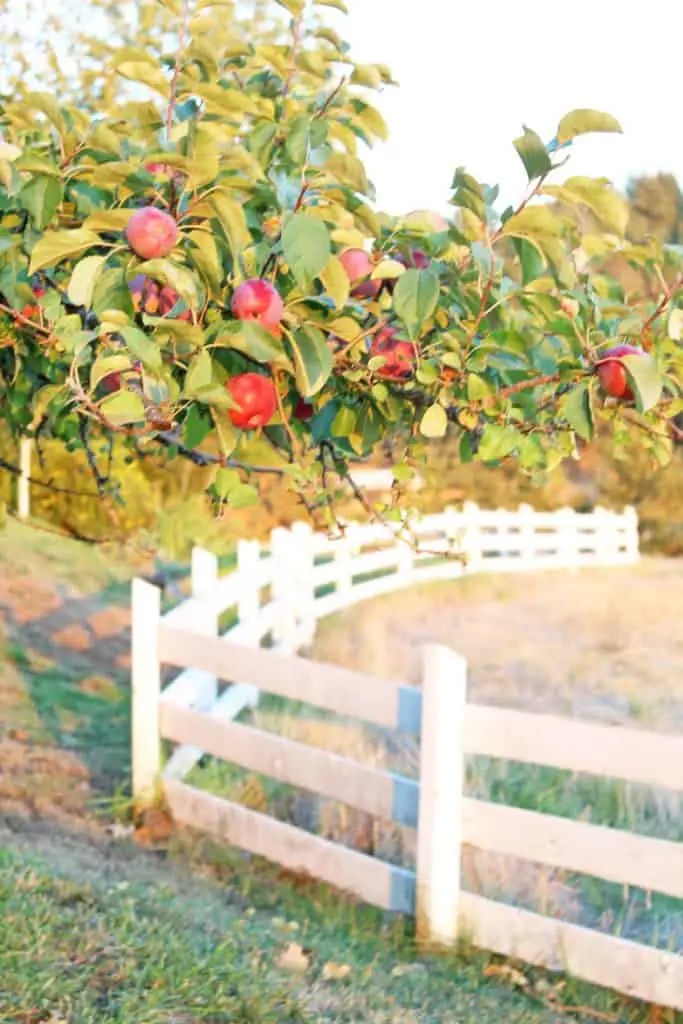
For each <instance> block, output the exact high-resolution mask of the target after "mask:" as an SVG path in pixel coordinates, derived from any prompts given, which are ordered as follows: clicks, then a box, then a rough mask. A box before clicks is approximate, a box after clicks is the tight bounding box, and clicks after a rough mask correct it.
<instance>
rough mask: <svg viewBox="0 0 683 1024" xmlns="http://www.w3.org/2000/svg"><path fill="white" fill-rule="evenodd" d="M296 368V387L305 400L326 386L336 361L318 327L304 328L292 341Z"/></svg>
mask: <svg viewBox="0 0 683 1024" xmlns="http://www.w3.org/2000/svg"><path fill="white" fill-rule="evenodd" d="M291 343H292V350H293V352H294V363H295V366H296V386H297V388H298V389H299V393H300V394H301V395H302V396H303V397H304V398H309V397H310V396H311V395H315V394H317V392H318V391H320V389H321V388H322V387H324V386H325V383H326V382H327V380H328V378H329V376H330V374H331V373H332V366H333V364H334V360H333V357H332V352H331V351H330V347H329V345H328V344H327V342H326V340H325V335H324V334H323V333H322V331H319V330H318V329H317V327H304V328H303V329H302V330H300V331H297V332H296V334H294V335H293V337H292V339H291Z"/></svg>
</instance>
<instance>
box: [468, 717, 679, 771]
mask: <svg viewBox="0 0 683 1024" xmlns="http://www.w3.org/2000/svg"><path fill="white" fill-rule="evenodd" d="M466 716H467V728H466V729H465V748H466V750H467V753H468V754H483V755H485V756H487V757H500V758H505V759H506V760H511V761H522V762H524V763H527V764H539V765H546V766H548V767H551V768H559V769H564V770H565V771H574V772H588V773H590V774H592V775H606V776H611V777H613V778H617V779H622V780H625V781H627V782H641V783H644V784H645V785H650V786H659V787H661V788H663V789H667V788H668V789H679V790H683V736H672V735H670V734H667V733H656V732H646V731H645V730H644V729H643V730H640V729H630V728H625V727H623V726H610V725H597V724H594V723H593V722H581V721H576V720H574V719H571V718H559V717H555V716H553V715H541V714H536V713H534V712H531V711H516V710H512V709H511V708H496V707H490V706H485V705H483V704H468V705H467V710H466Z"/></svg>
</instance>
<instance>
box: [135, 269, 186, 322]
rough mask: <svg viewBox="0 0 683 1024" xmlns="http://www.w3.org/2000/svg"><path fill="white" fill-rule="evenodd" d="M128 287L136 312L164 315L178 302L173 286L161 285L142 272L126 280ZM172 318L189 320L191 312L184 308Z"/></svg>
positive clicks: (178, 298) (178, 297)
mask: <svg viewBox="0 0 683 1024" xmlns="http://www.w3.org/2000/svg"><path fill="white" fill-rule="evenodd" d="M128 287H129V289H130V292H131V295H132V298H133V306H134V308H135V311H136V312H138V313H139V312H140V311H142V312H143V313H149V314H150V315H151V316H166V314H167V313H170V312H171V310H172V309H173V307H174V306H175V305H176V303H178V302H180V296H179V295H178V292H177V291H176V290H175V288H171V287H170V286H169V285H166V286H164V287H162V286H161V285H160V284H159V283H158V282H157V281H152V279H151V278H149V277H146V276H145V275H144V274H137V275H136V276H135V277H134V278H133V279H132V280H131V281H129V282H128ZM174 319H176V320H187V321H191V320H192V313H191V312H190V310H189V309H184V310H183V311H182V313H179V314H178V316H177V317H174Z"/></svg>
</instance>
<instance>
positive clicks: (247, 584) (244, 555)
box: [237, 540, 261, 625]
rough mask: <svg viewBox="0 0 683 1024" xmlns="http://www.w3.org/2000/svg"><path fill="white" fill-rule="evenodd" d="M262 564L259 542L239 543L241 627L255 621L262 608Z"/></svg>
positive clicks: (245, 541)
mask: <svg viewBox="0 0 683 1024" xmlns="http://www.w3.org/2000/svg"><path fill="white" fill-rule="evenodd" d="M260 562H261V545H260V544H259V542H258V541H257V540H239V541H238V542H237V575H238V576H239V580H240V593H239V598H238V600H237V620H238V622H239V623H240V625H244V624H245V623H248V622H250V621H251V620H253V619H254V618H255V617H256V616H257V615H258V613H259V611H260V608H261V587H260V579H259V565H260Z"/></svg>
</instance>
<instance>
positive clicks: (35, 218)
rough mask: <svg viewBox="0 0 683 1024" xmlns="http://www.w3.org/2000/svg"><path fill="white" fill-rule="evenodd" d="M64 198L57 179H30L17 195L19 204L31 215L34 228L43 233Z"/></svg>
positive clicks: (43, 177) (62, 189)
mask: <svg viewBox="0 0 683 1024" xmlns="http://www.w3.org/2000/svg"><path fill="white" fill-rule="evenodd" d="M63 198H64V186H63V185H62V183H61V181H59V180H58V179H57V178H53V177H48V176H47V175H43V176H41V177H38V178H32V179H31V180H30V181H29V182H27V184H26V185H24V187H23V188H22V190H21V192H20V193H19V202H20V203H21V205H22V207H23V208H24V209H25V210H28V212H29V213H30V215H31V221H32V222H33V226H34V228H36V229H37V230H38V231H43V230H44V229H45V228H46V227H47V226H48V224H49V223H50V221H51V220H52V218H53V217H54V215H55V213H56V212H57V210H58V208H59V205H60V203H61V201H62V199H63Z"/></svg>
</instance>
